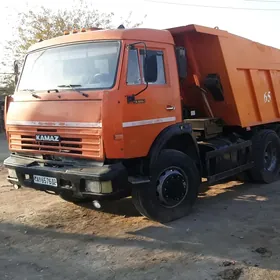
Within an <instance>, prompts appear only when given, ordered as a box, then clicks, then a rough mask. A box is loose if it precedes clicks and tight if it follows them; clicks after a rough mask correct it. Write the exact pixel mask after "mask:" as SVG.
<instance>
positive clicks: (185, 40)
mask: <svg viewBox="0 0 280 280" xmlns="http://www.w3.org/2000/svg"><path fill="white" fill-rule="evenodd" d="M174 39H175V42H176V45H179V46H184V47H185V48H186V50H187V57H188V78H187V80H186V81H185V82H184V83H183V86H182V93H181V95H182V97H183V102H184V104H185V105H186V106H190V107H194V108H196V109H197V110H198V111H199V113H201V116H203V117H207V116H208V117H210V115H209V112H208V110H207V107H206V106H205V104H204V101H203V98H202V95H201V92H200V90H199V89H197V88H196V87H195V82H194V77H193V75H197V77H198V79H199V81H200V85H201V87H203V82H204V80H205V78H206V76H207V75H208V74H212V73H214V74H215V73H219V76H220V78H221V81H222V85H223V89H224V100H223V101H216V100H214V98H213V96H212V95H211V94H210V93H208V94H207V99H208V101H209V104H210V107H211V109H212V111H213V113H214V115H215V117H218V118H222V119H223V120H224V121H225V122H226V123H227V124H229V125H235V124H237V123H239V122H240V121H239V116H238V113H237V109H236V106H235V101H234V98H233V94H232V89H231V85H230V81H229V77H228V73H227V69H226V65H225V61H224V57H223V53H222V49H221V46H220V41H219V37H218V36H213V35H209V34H204V33H198V32H188V33H183V34H178V35H176V36H174Z"/></svg>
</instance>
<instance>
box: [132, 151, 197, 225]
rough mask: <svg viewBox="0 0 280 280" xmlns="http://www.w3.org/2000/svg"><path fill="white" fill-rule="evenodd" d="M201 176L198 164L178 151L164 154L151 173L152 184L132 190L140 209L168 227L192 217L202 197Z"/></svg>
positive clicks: (145, 214)
mask: <svg viewBox="0 0 280 280" xmlns="http://www.w3.org/2000/svg"><path fill="white" fill-rule="evenodd" d="M199 185H200V176H199V172H198V170H197V167H196V165H195V163H194V161H193V160H192V159H191V158H190V157H189V156H187V155H186V154H184V153H182V152H179V151H176V150H163V151H162V152H161V154H160V155H159V157H158V160H157V161H156V163H155V165H154V166H153V168H152V170H151V182H150V184H148V185H147V186H144V187H138V188H135V189H133V190H132V199H133V203H134V205H135V207H136V209H137V210H138V211H139V212H140V213H141V214H142V215H144V216H146V217H148V218H150V219H152V220H155V221H158V222H161V223H167V222H170V221H173V220H176V219H179V218H181V217H183V216H186V215H187V214H189V212H190V210H191V208H192V206H193V204H194V202H195V200H196V198H197V194H198V188H199Z"/></svg>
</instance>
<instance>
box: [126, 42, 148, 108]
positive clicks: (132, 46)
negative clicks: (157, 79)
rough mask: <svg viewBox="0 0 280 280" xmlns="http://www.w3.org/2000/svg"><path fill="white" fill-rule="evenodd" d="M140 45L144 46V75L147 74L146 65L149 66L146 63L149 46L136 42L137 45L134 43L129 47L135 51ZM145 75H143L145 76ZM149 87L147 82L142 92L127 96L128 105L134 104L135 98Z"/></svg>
mask: <svg viewBox="0 0 280 280" xmlns="http://www.w3.org/2000/svg"><path fill="white" fill-rule="evenodd" d="M139 44H143V45H144V66H145V67H144V73H145V72H146V67H147V66H146V65H147V63H146V58H147V45H146V43H145V42H141V41H139V42H135V43H133V44H129V45H128V46H127V47H128V48H129V49H133V48H134V47H135V45H139ZM144 73H143V74H144ZM148 86H149V83H148V82H147V81H146V85H145V87H144V88H143V89H142V90H140V91H139V92H138V93H136V94H132V95H128V96H127V103H132V102H134V101H135V97H136V96H138V95H139V94H140V93H142V92H143V91H145V90H146V89H147V88H148Z"/></svg>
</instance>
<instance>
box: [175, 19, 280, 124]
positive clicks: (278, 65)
mask: <svg viewBox="0 0 280 280" xmlns="http://www.w3.org/2000/svg"><path fill="white" fill-rule="evenodd" d="M169 31H170V32H171V34H172V35H173V37H174V40H175V43H176V45H178V46H184V47H185V48H186V50H187V56H188V63H189V65H188V68H189V73H188V80H187V81H185V82H184V84H183V87H182V95H183V100H184V103H185V104H186V105H188V106H193V107H195V108H197V109H198V110H199V111H200V112H202V114H203V115H205V116H209V113H208V111H207V109H206V106H205V104H204V102H203V99H202V96H201V94H200V92H199V91H198V90H197V88H195V87H194V86H193V85H194V78H193V77H194V75H197V77H198V79H199V81H200V83H201V86H203V83H204V80H205V78H206V76H207V75H208V74H219V76H220V79H221V83H222V86H223V95H224V100H223V101H216V100H214V98H213V96H212V95H211V94H210V93H209V94H207V97H208V100H209V103H210V106H211V109H212V111H213V114H214V116H215V117H219V118H222V119H223V120H224V121H225V122H226V123H227V124H228V125H238V126H242V127H247V126H254V125H258V124H262V123H270V122H278V121H280V50H278V49H275V48H272V47H268V46H265V45H261V44H259V43H256V42H253V41H250V40H248V39H245V38H242V37H239V36H235V35H233V34H230V33H228V32H226V31H222V30H218V29H211V28H206V27H202V26H196V25H189V26H184V27H178V28H173V29H170V30H169Z"/></svg>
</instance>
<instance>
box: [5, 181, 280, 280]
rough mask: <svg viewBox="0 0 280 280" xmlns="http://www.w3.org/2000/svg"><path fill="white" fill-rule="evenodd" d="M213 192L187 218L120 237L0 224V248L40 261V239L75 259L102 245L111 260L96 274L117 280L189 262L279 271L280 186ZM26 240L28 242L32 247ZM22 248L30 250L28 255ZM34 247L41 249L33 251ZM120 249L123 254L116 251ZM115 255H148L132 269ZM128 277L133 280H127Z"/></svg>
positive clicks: (123, 206)
mask: <svg viewBox="0 0 280 280" xmlns="http://www.w3.org/2000/svg"><path fill="white" fill-rule="evenodd" d="M212 188H214V189H215V188H216V189H219V186H213V187H211V188H210V190H209V191H212ZM216 189H215V190H214V193H213V194H212V195H211V194H209V193H208V192H207V195H204V196H203V195H202V196H201V194H203V193H204V192H201V194H200V198H199V199H198V203H197V206H196V207H195V208H194V210H193V213H192V214H191V215H189V216H188V217H185V218H182V219H180V220H177V221H174V222H172V223H169V224H167V225H159V224H156V223H154V224H152V225H151V224H149V225H147V224H145V223H143V225H142V226H141V222H140V224H139V226H137V227H136V228H132V229H131V230H126V232H123V233H122V234H121V236H120V235H116V236H114V235H113V234H111V235H110V236H106V234H102V235H100V234H99V235H94V234H77V233H66V232H62V230H63V228H62V229H61V231H55V230H52V229H40V228H34V227H30V226H24V225H20V224H16V225H15V224H9V223H0V240H1V241H0V245H1V244H2V246H1V247H2V248H5V247H6V248H7V247H8V248H9V250H8V253H10V252H12V251H13V250H17V255H20V254H23V255H26V256H27V255H28V254H29V255H31V256H32V258H33V259H35V260H36V258H37V257H38V255H40V254H41V253H42V252H43V253H42V254H41V257H43V258H47V256H46V255H44V250H43V251H42V249H40V246H42V240H44V242H45V240H49V244H52V246H51V247H54V250H55V248H56V247H58V248H59V249H60V250H65V253H67V252H68V253H69V250H70V253H71V252H72V251H71V250H72V249H73V248H77V246H78V248H79V249H78V252H76V251H75V254H76V255H77V256H76V257H77V259H81V258H85V259H87V258H90V257H93V256H94V253H95V252H94V250H99V249H100V246H102V247H101V248H102V252H104V253H102V252H101V253H100V252H99V253H98V254H97V257H98V258H101V259H102V258H103V259H104V258H105V259H107V257H108V256H109V255H111V253H112V256H113V257H110V258H109V260H108V261H107V264H103V268H102V269H100V270H99V272H98V273H101V272H102V271H103V272H102V273H104V271H106V273H112V276H113V275H117V276H118V279H122V275H124V274H126V273H132V274H133V275H139V273H143V271H146V272H149V273H155V277H156V275H157V274H156V273H157V270H159V269H163V270H162V271H165V274H164V275H165V278H163V279H167V278H168V277H167V276H168V275H169V276H171V275H173V273H174V269H173V270H172V266H174V267H175V268H176V267H177V268H178V266H182V270H181V272H184V271H187V269H186V267H187V266H188V264H189V263H193V264H194V266H195V267H197V268H196V269H197V271H199V269H200V268H199V266H200V265H204V264H207V265H208V266H207V267H209V265H210V266H211V267H216V268H217V269H219V270H221V271H222V270H223V269H225V267H223V262H224V261H227V260H228V261H230V262H235V263H236V265H234V266H233V267H238V266H242V267H244V268H248V267H249V268H254V269H268V270H274V271H278V270H280V263H279V258H280V249H279V247H280V246H279V245H280V234H279V233H280V219H279V211H280V189H279V186H278V183H275V184H271V185H253V184H241V185H237V186H233V185H231V186H229V187H226V186H225V187H224V188H223V189H222V191H221V192H219V193H217V194H216V192H217V190H216ZM116 205H117V207H116ZM116 209H118V210H117V211H116ZM113 210H114V214H119V215H123V214H124V213H126V214H127V215H130V217H134V215H138V214H137V213H135V211H136V210H135V209H134V207H133V205H132V203H131V200H130V199H127V200H123V201H118V202H116V204H115V203H114V202H112V204H111V209H110V211H111V212H112V211H113ZM126 211H127V212H126ZM111 212H110V213H111ZM57 222H59V221H57ZM99 222H101V220H99ZM119 230H120V229H118V231H119ZM123 236H126V237H123ZM29 240H32V242H31V243H30V241H29ZM24 241H26V242H24ZM64 242H72V243H73V244H71V246H70V247H68V248H63V244H64ZM25 246H27V247H30V246H32V249H30V250H29V253H28V254H27V253H26V248H25ZM36 246H38V248H39V250H36ZM44 246H46V244H45V245H44ZM69 248H71V249H69ZM85 248H86V249H85ZM88 248H92V250H93V251H92V252H89V251H88V250H89V249H88ZM98 248H99V249H98ZM75 250H76V249H75ZM119 250H124V251H122V253H119ZM131 250H132V251H131ZM40 252H41V253H40ZM116 252H118V253H116ZM102 254H103V255H102ZM114 254H115V255H114ZM118 254H124V255H129V256H131V257H133V256H134V255H135V256H136V255H137V259H139V258H140V259H141V258H142V254H143V256H146V255H148V257H147V256H146V257H145V258H146V259H145V258H144V257H143V262H142V263H141V262H140V264H139V263H137V264H136V263H134V265H132V266H133V267H131V265H129V264H126V261H124V260H122V257H121V256H119V255H118ZM131 254H132V255H131ZM54 255H55V253H54ZM115 259H119V261H120V262H122V264H121V265H120V267H119V268H117V269H115V268H114V269H113V272H110V271H109V270H108V265H110V261H115ZM49 261H50V260H49ZM51 261H52V262H54V263H53V265H54V266H55V265H56V263H57V262H58V263H59V260H57V259H56V258H55V256H54V257H53V260H51ZM62 265H63V264H62ZM64 265H67V264H64ZM50 266H51V265H50ZM255 266H257V268H256V267H255ZM165 269H166V270H165ZM98 273H97V274H98ZM102 273H101V274H100V275H101V276H102ZM107 276H108V275H107ZM186 276H187V274H186ZM278 276H279V278H274V279H280V272H279V275H278ZM102 277H103V278H102ZM102 277H100V279H108V278H105V276H102ZM155 277H154V278H155ZM154 278H149V279H154ZM169 278H170V277H169ZM69 279H70V278H69ZM96 279H97V278H96ZM130 279H134V278H131V277H130ZM139 279H141V278H139ZM181 279H182V278H181ZM185 279H188V278H185ZM189 279H195V278H189ZM197 279H199V277H198V278H197ZM201 279H202V278H201ZM203 279H204V278H203ZM210 279H212V278H210ZM223 279H224V278H223ZM232 279H235V278H232ZM236 279H238V278H236ZM251 279H254V278H251ZM258 279H272V278H265V277H264V278H258Z"/></svg>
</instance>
